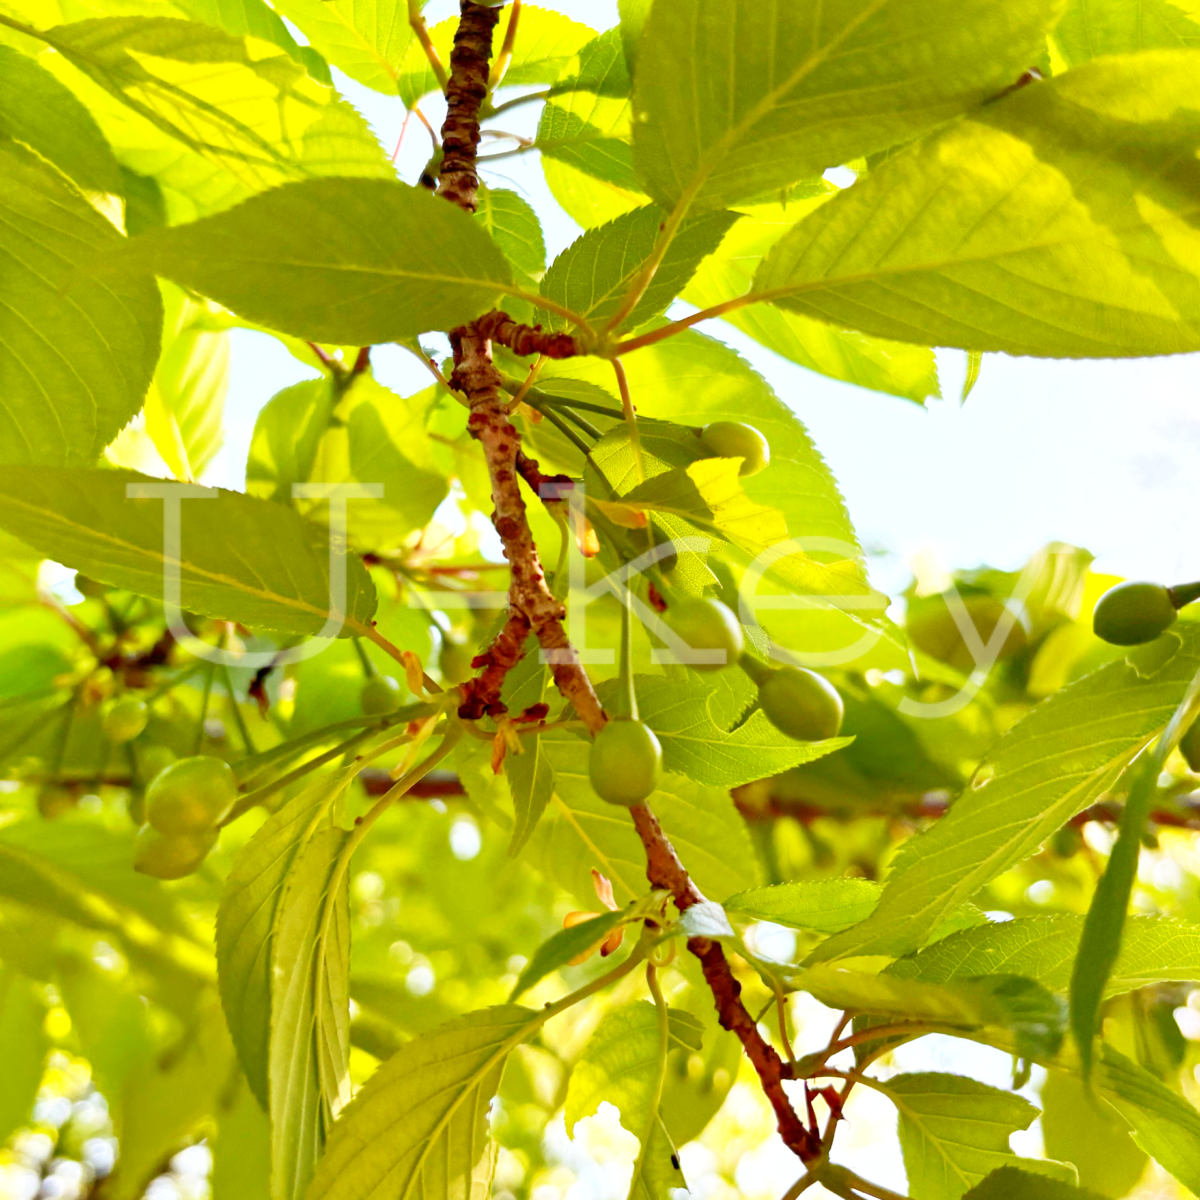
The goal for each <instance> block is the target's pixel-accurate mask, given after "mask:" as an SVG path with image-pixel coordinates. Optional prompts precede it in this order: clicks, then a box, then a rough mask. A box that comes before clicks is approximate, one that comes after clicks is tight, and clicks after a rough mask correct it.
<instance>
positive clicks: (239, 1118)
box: [212, 1082, 271, 1200]
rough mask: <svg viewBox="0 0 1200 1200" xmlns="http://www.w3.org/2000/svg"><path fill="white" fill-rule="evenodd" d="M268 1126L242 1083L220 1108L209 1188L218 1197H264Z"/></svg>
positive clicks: (268, 1155) (268, 1170)
mask: <svg viewBox="0 0 1200 1200" xmlns="http://www.w3.org/2000/svg"><path fill="white" fill-rule="evenodd" d="M270 1173H271V1127H270V1122H269V1120H268V1119H267V1115H266V1113H264V1112H263V1110H262V1109H261V1108H259V1106H258V1101H256V1100H255V1098H254V1093H253V1092H252V1091H251V1090H250V1089H249V1088H248V1087H247V1086H246V1084H245V1083H244V1082H242V1083H241V1084H240V1086H239V1087H238V1089H237V1099H236V1100H235V1101H234V1103H233V1104H226V1106H225V1107H224V1108H222V1110H221V1113H220V1116H219V1119H218V1121H217V1137H216V1146H215V1147H214V1148H213V1169H212V1189H213V1195H214V1196H220V1197H221V1200H263V1197H265V1196H268V1195H270V1188H271V1178H270Z"/></svg>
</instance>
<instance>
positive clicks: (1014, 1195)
mask: <svg viewBox="0 0 1200 1200" xmlns="http://www.w3.org/2000/svg"><path fill="white" fill-rule="evenodd" d="M1022 1165H1023V1166H1024V1167H1025V1170H1021V1169H1019V1168H1018V1167H1001V1168H1000V1169H999V1170H997V1171H993V1172H992V1173H991V1174H990V1175H989V1176H988V1177H987V1178H986V1179H984V1180H982V1181H981V1182H979V1183H978V1184H976V1185H975V1186H974V1187H973V1188H972V1189H971V1190H970V1191H969V1192H967V1194H966V1197H965V1200H1100V1197H1099V1195H1098V1194H1097V1193H1096V1192H1092V1191H1087V1190H1085V1189H1083V1188H1077V1187H1072V1186H1071V1185H1070V1184H1069V1183H1064V1182H1063V1181H1062V1180H1060V1179H1048V1178H1046V1176H1045V1175H1040V1174H1039V1175H1035V1174H1031V1170H1032V1166H1031V1164H1030V1161H1029V1160H1028V1159H1026V1160H1023V1164H1022Z"/></svg>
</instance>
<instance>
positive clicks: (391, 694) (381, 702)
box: [359, 675, 400, 717]
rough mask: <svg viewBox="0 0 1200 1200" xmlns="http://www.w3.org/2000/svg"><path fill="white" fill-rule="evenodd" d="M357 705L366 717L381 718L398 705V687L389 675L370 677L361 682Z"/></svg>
mask: <svg viewBox="0 0 1200 1200" xmlns="http://www.w3.org/2000/svg"><path fill="white" fill-rule="evenodd" d="M359 703H360V704H361V705H362V710H363V712H365V713H366V714H367V716H368V717H382V716H383V715H384V714H385V713H390V712H392V711H393V710H394V709H396V708H398V707H399V705H400V685H399V684H398V683H397V682H396V681H395V680H394V679H393V678H392V677H391V676H390V675H372V676H371V678H370V679H366V680H364V681H363V686H362V692H361V694H360V695H359Z"/></svg>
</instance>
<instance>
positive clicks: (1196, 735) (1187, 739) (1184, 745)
mask: <svg viewBox="0 0 1200 1200" xmlns="http://www.w3.org/2000/svg"><path fill="white" fill-rule="evenodd" d="M1179 753H1180V754H1182V755H1183V761H1184V762H1186V763H1187V765H1188V766H1189V767H1191V769H1192V770H1193V771H1195V772H1196V773H1197V774H1200V721H1193V722H1192V727H1191V729H1189V730H1188V731H1187V733H1185V734H1184V735H1183V737H1181V738H1180V739H1179Z"/></svg>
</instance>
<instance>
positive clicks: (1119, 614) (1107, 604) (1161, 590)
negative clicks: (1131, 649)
mask: <svg viewBox="0 0 1200 1200" xmlns="http://www.w3.org/2000/svg"><path fill="white" fill-rule="evenodd" d="M1178 615H1179V614H1178V613H1177V612H1176V611H1175V605H1174V604H1173V603H1172V601H1171V593H1170V592H1169V591H1168V590H1167V589H1166V588H1165V587H1163V585H1162V584H1161V583H1119V584H1117V586H1116V587H1115V588H1109V590H1108V591H1107V592H1105V593H1104V595H1103V596H1101V597H1100V599H1099V600H1098V601H1097V602H1096V608H1095V610H1094V611H1093V613H1092V629H1093V630H1094V631H1095V634H1096V636H1097V637H1098V638H1103V639H1104V641H1106V642H1111V643H1112V645H1114V646H1140V645H1141V644H1142V643H1143V642H1152V641H1154V639H1155V638H1156V637H1158V635H1159V634H1161V633H1165V632H1166V631H1167V630H1168V629H1170V628H1171V626H1172V625H1174V624H1175V620H1176V618H1177V617H1178Z"/></svg>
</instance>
